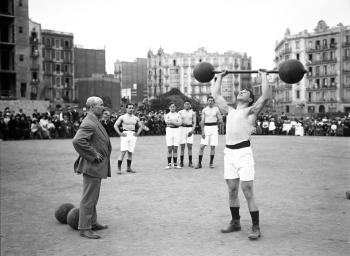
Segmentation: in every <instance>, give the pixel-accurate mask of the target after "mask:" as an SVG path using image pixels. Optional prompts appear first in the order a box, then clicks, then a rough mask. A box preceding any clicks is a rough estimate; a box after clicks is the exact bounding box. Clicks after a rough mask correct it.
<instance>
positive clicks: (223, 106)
mask: <svg viewBox="0 0 350 256" xmlns="http://www.w3.org/2000/svg"><path fill="white" fill-rule="evenodd" d="M226 75H227V71H224V72H222V73H219V74H218V75H217V76H216V78H217V79H216V82H215V84H214V85H213V86H212V87H211V95H212V96H213V97H214V99H215V102H216V104H217V106H218V107H219V108H220V110H222V111H224V112H226V113H228V112H229V109H230V106H229V105H228V104H227V102H226V100H225V99H224V97H222V96H221V84H222V79H223V78H224V77H225V76H226ZM235 102H236V99H234V101H233V103H235Z"/></svg>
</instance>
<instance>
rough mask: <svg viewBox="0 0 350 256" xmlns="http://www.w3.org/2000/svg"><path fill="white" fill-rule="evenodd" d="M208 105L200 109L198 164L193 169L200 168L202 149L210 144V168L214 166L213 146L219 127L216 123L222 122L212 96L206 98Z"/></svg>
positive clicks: (217, 137) (215, 143)
mask: <svg viewBox="0 0 350 256" xmlns="http://www.w3.org/2000/svg"><path fill="white" fill-rule="evenodd" d="M207 102H208V106H207V107H205V108H204V109H203V110H202V120H201V123H200V124H201V131H202V138H201V142H200V148H199V156H198V165H197V166H196V168H195V169H199V168H202V159H203V151H204V148H205V146H208V145H210V164H209V167H210V168H214V164H213V161H214V155H215V147H216V146H217V145H218V139H219V128H218V123H219V122H222V116H221V113H220V110H219V108H218V107H217V106H214V104H215V100H214V98H213V97H212V96H209V97H208V99H207Z"/></svg>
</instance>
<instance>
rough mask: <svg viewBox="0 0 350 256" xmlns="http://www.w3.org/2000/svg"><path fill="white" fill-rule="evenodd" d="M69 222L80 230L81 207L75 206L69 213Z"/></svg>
mask: <svg viewBox="0 0 350 256" xmlns="http://www.w3.org/2000/svg"><path fill="white" fill-rule="evenodd" d="M67 224H68V225H69V226H70V227H71V228H72V229H75V230H78V225H79V208H73V209H72V210H70V211H69V213H68V215H67Z"/></svg>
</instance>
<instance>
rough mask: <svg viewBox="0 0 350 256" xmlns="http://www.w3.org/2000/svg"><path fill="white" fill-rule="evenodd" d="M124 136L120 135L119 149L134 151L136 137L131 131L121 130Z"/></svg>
mask: <svg viewBox="0 0 350 256" xmlns="http://www.w3.org/2000/svg"><path fill="white" fill-rule="evenodd" d="M123 133H125V134H126V137H122V136H121V137H120V151H129V152H134V149H135V145H136V140H137V137H136V136H134V133H135V132H133V131H123Z"/></svg>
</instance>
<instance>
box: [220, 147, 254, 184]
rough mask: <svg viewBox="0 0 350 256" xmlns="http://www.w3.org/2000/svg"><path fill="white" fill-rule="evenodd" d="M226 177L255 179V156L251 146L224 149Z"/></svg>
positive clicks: (231, 178) (245, 179) (242, 179)
mask: <svg viewBox="0 0 350 256" xmlns="http://www.w3.org/2000/svg"><path fill="white" fill-rule="evenodd" d="M224 153H225V156H224V178H225V180H233V179H240V180H241V181H251V180H254V174H255V169H254V158H253V151H252V148H251V147H245V148H240V149H229V148H225V150H224Z"/></svg>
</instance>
